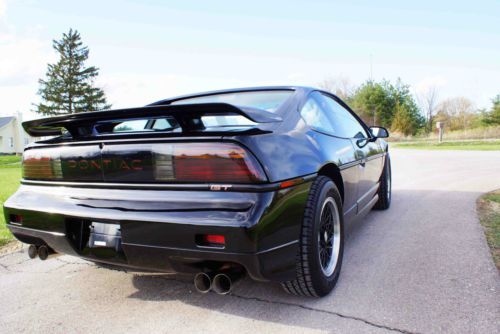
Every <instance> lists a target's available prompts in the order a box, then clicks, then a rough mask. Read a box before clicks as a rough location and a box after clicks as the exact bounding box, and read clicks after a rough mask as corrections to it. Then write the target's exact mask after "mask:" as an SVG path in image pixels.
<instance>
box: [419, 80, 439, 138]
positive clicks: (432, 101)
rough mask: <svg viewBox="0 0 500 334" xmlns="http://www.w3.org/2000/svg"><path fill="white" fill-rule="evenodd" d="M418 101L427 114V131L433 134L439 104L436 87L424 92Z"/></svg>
mask: <svg viewBox="0 0 500 334" xmlns="http://www.w3.org/2000/svg"><path fill="white" fill-rule="evenodd" d="M418 101H419V103H420V105H421V106H422V109H423V111H424V112H425V117H426V119H427V131H428V132H432V122H433V118H434V115H435V113H436V107H437V102H438V91H437V88H436V87H435V86H431V87H429V88H427V89H426V90H425V91H424V92H422V93H420V94H419V95H418Z"/></svg>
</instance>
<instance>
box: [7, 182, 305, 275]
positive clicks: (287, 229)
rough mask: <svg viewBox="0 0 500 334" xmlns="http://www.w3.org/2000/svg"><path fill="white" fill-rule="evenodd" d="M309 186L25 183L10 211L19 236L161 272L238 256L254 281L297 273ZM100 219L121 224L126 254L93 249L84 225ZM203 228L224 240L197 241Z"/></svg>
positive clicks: (197, 267)
mask: <svg viewBox="0 0 500 334" xmlns="http://www.w3.org/2000/svg"><path fill="white" fill-rule="evenodd" d="M309 188H310V182H306V183H303V184H301V185H298V186H295V187H292V188H287V189H282V190H275V191H268V192H217V191H176V190H125V189H89V188H73V187H53V186H33V185H22V186H21V187H20V188H19V190H18V191H17V192H16V193H15V194H14V195H13V196H12V197H11V198H9V199H8V201H7V202H6V203H5V205H4V213H5V218H6V221H7V222H8V224H7V226H8V227H9V229H10V230H11V231H12V233H13V234H14V235H15V236H16V237H17V238H18V239H19V240H20V241H22V242H26V243H35V244H37V243H45V244H47V245H48V246H50V247H51V248H53V249H54V250H55V251H57V252H60V253H65V254H70V255H75V256H80V257H83V258H86V259H89V260H92V261H98V262H107V263H112V264H118V265H122V266H127V267H133V268H137V269H144V270H152V271H159V272H196V271H199V270H200V268H203V267H204V266H205V265H206V264H207V263H210V262H231V263H236V264H240V265H242V266H244V267H245V269H246V270H247V272H248V274H249V276H250V277H252V278H253V279H255V280H261V281H286V280H290V279H293V278H294V275H295V257H296V254H297V249H298V238H299V235H300V226H301V222H302V216H303V212H304V205H305V202H306V199H307V195H308V192H309ZM15 215H19V216H22V222H20V223H19V222H16V220H15V219H12V217H13V216H15ZM95 221H96V222H101V223H112V224H120V228H121V242H122V244H121V251H120V252H119V253H116V252H115V253H113V252H109V251H104V250H98V251H97V250H96V249H89V245H88V237H87V239H86V237H85V234H86V232H85V231H86V229H88V228H89V224H90V223H91V222H95ZM79 231H80V232H79ZM203 234H221V235H224V236H225V240H226V244H225V247H224V248H223V249H220V248H210V247H206V246H202V245H199V244H197V240H198V239H197V236H199V235H203Z"/></svg>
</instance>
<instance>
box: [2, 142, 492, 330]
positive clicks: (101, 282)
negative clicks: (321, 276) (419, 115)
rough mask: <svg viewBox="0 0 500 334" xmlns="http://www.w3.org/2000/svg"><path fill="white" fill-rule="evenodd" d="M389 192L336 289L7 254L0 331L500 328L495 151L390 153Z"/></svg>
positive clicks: (359, 228)
mask: <svg viewBox="0 0 500 334" xmlns="http://www.w3.org/2000/svg"><path fill="white" fill-rule="evenodd" d="M392 157H393V170H394V193H393V196H394V199H393V203H392V207H391V209H390V210H389V211H386V212H373V213H371V214H370V215H369V216H368V217H367V218H366V219H365V220H364V221H363V222H362V223H360V224H357V225H356V226H353V227H352V228H351V230H350V231H349V237H348V240H347V245H346V251H345V260H344V266H343V268H342V274H341V277H340V280H339V283H338V285H337V288H336V289H335V291H334V292H333V293H332V294H331V295H329V296H328V297H326V298H323V299H320V300H315V299H307V298H298V297H292V296H288V295H286V294H284V292H282V291H281V289H280V287H279V286H276V285H273V284H257V283H253V282H251V281H249V280H244V281H242V282H240V284H239V285H238V286H237V288H236V290H235V291H234V294H232V295H230V296H219V295H216V294H214V293H210V294H208V295H200V294H198V293H196V292H194V290H193V287H192V284H191V282H190V281H189V280H188V279H187V278H183V277H172V276H166V275H146V274H133V273H127V272H123V271H116V270H107V269H100V268H97V267H95V266H94V265H93V264H91V263H88V262H85V261H82V260H78V259H75V258H72V257H68V256H63V257H58V258H55V259H51V260H49V261H45V262H42V261H39V260H28V259H27V255H26V253H25V251H24V253H23V252H17V253H14V254H10V255H7V256H3V257H1V258H0V326H1V327H0V331H1V332H3V333H11V332H34V331H37V332H49V331H50V332H51V333H67V332H94V333H98V332H103V331H107V332H113V333H115V332H116V333H123V332H124V331H130V332H163V333H168V332H201V331H203V332H204V333H218V334H219V333H270V332H273V333H274V332H276V333H292V332H335V333H347V332H348V333H389V332H402V333H407V332H409V333H438V332H447V333H499V332H500V276H499V274H498V272H497V270H496V268H495V267H494V265H493V262H492V260H491V257H490V255H489V251H488V248H487V245H486V242H485V239H484V236H483V231H482V229H481V226H480V225H479V223H478V221H477V217H476V212H475V201H476V198H477V197H478V196H479V195H480V194H481V193H483V192H486V191H489V190H493V189H495V188H499V187H500V153H499V152H460V151H455V152H444V151H443V152H440V151H434V152H426V151H406V150H394V151H393V156H392Z"/></svg>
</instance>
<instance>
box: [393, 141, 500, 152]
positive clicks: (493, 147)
mask: <svg viewBox="0 0 500 334" xmlns="http://www.w3.org/2000/svg"><path fill="white" fill-rule="evenodd" d="M391 146H392V147H398V148H411V149H421V150H464V151H500V141H496V140H495V141H482V140H475V141H449V142H442V143H437V142H434V143H433V142H399V143H391Z"/></svg>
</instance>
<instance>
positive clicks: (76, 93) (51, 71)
mask: <svg viewBox="0 0 500 334" xmlns="http://www.w3.org/2000/svg"><path fill="white" fill-rule="evenodd" d="M53 48H54V49H55V50H56V52H57V53H58V54H59V61H58V62H57V63H55V64H49V65H48V68H47V73H46V80H43V79H40V80H39V84H40V88H39V90H38V95H40V96H41V98H42V102H41V103H40V104H38V105H37V104H35V107H36V109H35V111H36V112H38V113H41V114H43V115H61V114H73V113H78V112H84V111H94V110H103V109H109V108H110V107H111V105H110V104H108V103H107V101H106V96H105V94H104V91H103V90H102V89H100V88H98V87H95V85H94V82H95V79H96V77H97V76H98V74H99V69H98V68H97V67H95V66H90V67H86V66H85V61H86V60H87V58H88V56H89V49H88V47H86V46H82V41H81V37H80V34H79V33H78V31H76V30H73V29H70V30H69V33H67V34H65V33H64V34H63V37H62V39H61V40H59V41H56V40H54V41H53Z"/></svg>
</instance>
